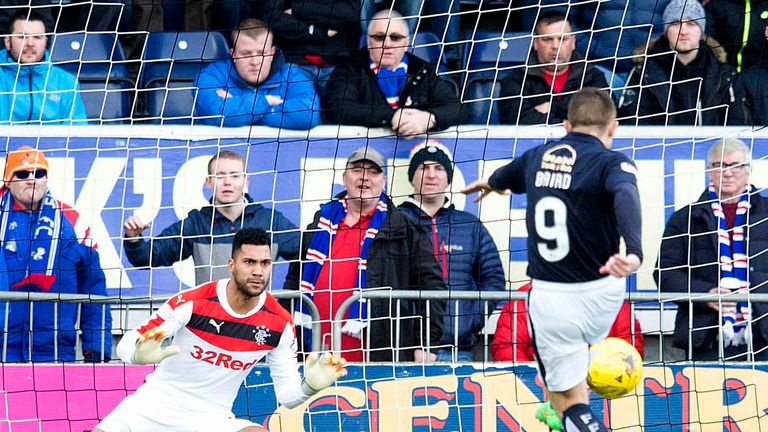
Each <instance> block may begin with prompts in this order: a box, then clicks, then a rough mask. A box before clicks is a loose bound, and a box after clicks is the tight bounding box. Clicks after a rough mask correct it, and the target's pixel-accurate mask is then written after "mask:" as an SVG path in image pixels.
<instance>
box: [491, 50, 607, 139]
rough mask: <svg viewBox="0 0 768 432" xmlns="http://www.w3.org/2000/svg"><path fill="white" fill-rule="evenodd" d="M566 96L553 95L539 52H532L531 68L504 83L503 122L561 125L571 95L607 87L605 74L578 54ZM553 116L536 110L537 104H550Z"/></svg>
mask: <svg viewBox="0 0 768 432" xmlns="http://www.w3.org/2000/svg"><path fill="white" fill-rule="evenodd" d="M572 61H573V62H574V63H572V64H571V65H570V71H569V72H568V78H567V79H566V81H565V86H564V87H563V94H557V95H554V97H553V96H552V86H551V85H549V83H547V81H546V79H544V73H543V72H542V68H541V67H539V66H538V65H539V62H538V58H537V57H536V52H534V51H531V54H530V56H529V57H528V67H527V68H517V69H515V70H513V71H512V72H511V73H510V74H509V75H507V76H506V77H504V79H502V80H501V94H500V97H501V99H500V100H499V120H500V121H501V123H504V124H512V125H518V124H558V123H562V122H563V120H565V118H566V117H567V115H568V103H569V102H570V101H571V95H572V94H573V93H575V92H577V91H578V90H579V89H581V88H584V87H597V88H607V87H608V84H607V83H606V82H605V75H603V73H602V72H600V71H599V70H597V69H595V68H594V67H592V66H590V65H587V64H586V63H585V62H584V61H583V58H582V57H581V56H580V55H579V54H578V53H576V52H575V51H574V53H573V56H572ZM550 99H551V105H550V109H549V114H542V113H540V112H538V111H536V109H535V107H536V105H539V104H542V103H544V102H550Z"/></svg>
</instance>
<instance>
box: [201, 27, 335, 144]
mask: <svg viewBox="0 0 768 432" xmlns="http://www.w3.org/2000/svg"><path fill="white" fill-rule="evenodd" d="M272 39H273V37H272V33H271V32H270V30H269V28H268V27H267V24H266V23H264V22H263V21H259V20H257V19H254V18H248V19H245V20H243V21H242V22H241V23H240V25H238V26H237V28H236V29H234V30H233V31H232V49H231V50H230V55H231V57H232V59H227V60H221V61H218V62H215V63H211V64H210V65H208V66H207V67H206V68H205V69H203V70H202V71H201V72H200V75H199V76H198V78H197V82H196V83H195V85H196V87H197V88H198V94H197V101H196V115H197V116H198V117H201V119H200V120H199V122H200V123H205V124H211V125H222V126H251V125H254V126H272V127H279V128H285V129H310V128H312V127H314V126H316V125H317V123H318V120H319V118H320V101H319V100H318V97H317V95H316V92H315V84H314V81H313V80H312V78H311V77H310V76H309V75H307V74H306V73H305V72H303V71H302V70H301V69H300V68H298V67H297V66H295V65H291V64H288V63H285V61H284V60H283V56H282V54H281V53H280V52H279V51H278V50H277V49H276V48H275V46H274V45H273V44H272Z"/></svg>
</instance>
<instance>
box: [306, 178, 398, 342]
mask: <svg viewBox="0 0 768 432" xmlns="http://www.w3.org/2000/svg"><path fill="white" fill-rule="evenodd" d="M385 196H386V195H384V193H382V194H381V196H380V197H379V202H378V203H377V204H376V210H375V211H374V212H373V216H371V220H370V222H369V223H368V229H367V230H366V231H365V237H364V238H363V241H362V244H361V247H360V259H359V261H358V265H357V270H358V271H357V283H356V284H355V286H356V289H357V290H363V289H365V274H366V270H367V268H368V260H367V257H368V249H369V248H370V247H371V244H372V243H373V239H374V237H376V234H378V232H379V228H381V225H382V224H383V223H384V220H385V219H386V218H387V201H386V198H385ZM346 216H347V199H346V198H344V199H342V200H334V201H331V202H328V203H325V204H322V205H321V206H320V221H319V222H318V223H317V228H318V230H317V231H315V233H314V234H313V235H312V241H311V242H310V244H309V249H308V250H307V261H305V262H304V264H303V267H302V275H301V287H300V290H301V292H302V293H303V294H305V295H306V296H307V297H309V298H310V299H312V297H313V296H312V294H313V293H314V291H315V283H316V282H317V278H318V277H319V276H320V271H321V270H322V269H323V265H325V263H326V262H328V259H329V258H330V259H333V257H329V256H328V255H329V254H330V251H331V245H332V244H333V239H334V236H335V235H336V231H337V230H338V228H339V223H340V222H341V221H343V220H344V217H346ZM299 304H300V306H299V307H298V310H297V314H296V315H299V316H298V317H296V316H295V317H294V320H295V321H296V323H297V324H298V325H300V326H302V327H304V328H307V329H311V328H312V319H311V317H310V316H309V315H308V314H307V311H305V310H303V305H301V303H299ZM331 318H333V317H331ZM367 318H368V317H367V310H366V308H365V299H361V300H358V301H356V302H355V303H353V304H352V305H351V306H350V307H349V313H348V314H347V322H348V323H349V322H354V326H355V327H357V330H358V332H357V335H355V334H352V336H357V337H359V335H360V333H359V330H362V329H363V328H365V326H366V325H367Z"/></svg>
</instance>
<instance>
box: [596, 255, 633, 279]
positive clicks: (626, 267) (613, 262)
mask: <svg viewBox="0 0 768 432" xmlns="http://www.w3.org/2000/svg"><path fill="white" fill-rule="evenodd" d="M640 264H642V261H641V260H640V257H639V256H637V255H635V254H632V253H631V254H628V255H626V256H624V255H621V254H613V256H611V257H610V258H608V261H606V262H605V264H603V266H602V267H600V273H601V274H604V275H611V276H613V277H617V278H623V277H627V276H629V275H631V274H632V273H634V272H636V271H637V269H639V268H640Z"/></svg>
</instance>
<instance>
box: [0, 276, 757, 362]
mask: <svg viewBox="0 0 768 432" xmlns="http://www.w3.org/2000/svg"><path fill="white" fill-rule="evenodd" d="M272 294H273V295H274V296H275V297H276V298H277V299H290V300H293V301H294V302H295V300H297V299H298V300H300V301H301V302H302V303H304V304H305V305H306V306H307V308H308V310H309V313H310V316H311V317H312V346H313V348H314V349H317V347H322V343H321V342H322V334H321V320H320V314H319V312H318V310H317V306H315V304H314V303H313V302H312V301H311V300H310V299H309V298H308V297H307V296H305V295H303V294H302V293H300V292H297V291H283V290H281V291H275V292H273V293H272ZM526 295H527V293H525V292H520V291H505V292H498V291H494V292H478V291H452V292H451V291H426V290H423V291H415V290H390V289H388V288H387V287H382V288H377V289H369V290H366V291H360V292H355V293H354V294H353V295H352V296H351V297H350V298H348V299H347V300H346V301H345V302H344V303H342V304H341V306H340V307H339V309H338V311H337V312H336V314H335V316H334V320H333V322H332V337H331V340H332V348H333V350H334V351H335V352H340V351H341V328H342V324H343V321H344V316H345V315H346V313H347V310H348V309H349V307H350V306H351V305H352V304H353V303H354V302H355V301H358V300H360V299H366V300H393V301H395V302H396V305H397V308H396V309H397V310H398V311H399V310H400V302H402V301H425V302H426V306H427V307H426V311H427V316H426V317H423V319H424V321H425V325H426V327H427V328H426V335H427V338H429V326H430V316H429V310H430V308H429V306H430V302H432V301H451V302H456V305H457V307H456V309H457V310H459V308H460V304H461V303H460V302H461V301H466V300H475V301H482V302H484V310H483V315H484V321H485V322H486V323H487V321H488V318H489V316H490V315H491V314H492V313H493V312H494V311H492V310H489V308H488V302H490V301H494V302H506V301H514V300H525V298H526ZM171 297H173V296H172V295H167V296H157V297H113V296H97V295H87V294H55V293H31V292H0V302H21V301H24V302H30V305H29V307H30V315H31V312H32V309H33V307H34V303H35V302H55V303H77V304H78V306H80V305H82V304H85V303H88V304H111V305H120V306H123V307H125V308H127V309H130V308H131V307H133V306H136V305H141V306H147V305H149V306H151V305H153V304H162V303H163V302H165V301H167V300H168V299H169V298H171ZM627 300H628V301H629V302H630V304H631V308H632V313H631V315H632V316H633V317H634V316H635V308H636V304H637V303H656V302H658V308H659V309H660V310H661V311H663V310H664V309H665V308H667V309H668V308H669V307H668V306H667V305H666V304H665V303H666V302H691V303H696V302H724V301H727V302H751V303H768V294H728V295H725V296H723V295H722V294H709V293H690V294H688V293H637V292H634V293H628V294H627ZM367 305H368V306H367V307H368V308H369V311H368V312H369V316H371V315H370V302H368V303H367ZM8 311H9V303H6V304H5V323H4V330H3V331H4V333H7V330H5V329H7V328H8ZM514 313H517V310H516V309H515V310H514ZM79 314H80V307H78V317H79ZM401 318H405V317H400V316H395V317H390V319H392V320H394V321H395V322H398V321H399V320H400V319H401ZM721 318H722V317H721ZM721 321H722V319H721ZM454 322H455V323H456V327H455V328H454V343H453V346H454V347H455V346H456V345H458V342H457V338H458V335H457V332H456V331H455V330H456V329H457V328H458V320H454ZM78 323H79V320H78ZM103 323H104V320H103V319H102V324H103ZM32 325H33V323H31V324H30V326H32ZM513 325H516V320H513ZM689 327H690V328H692V327H693V322H692V319H691V321H690V322H689ZM120 328H121V329H127V328H128V326H120ZM393 329H394V332H395V341H396V346H395V348H399V340H400V335H399V325H395V326H393ZM56 330H57V329H54V331H56ZM367 333H368V334H367V336H366V337H367V338H368V343H367V344H366V346H370V337H371V335H370V334H369V333H370V332H367ZM516 333H517V329H516V328H514V329H513V334H516ZM490 335H491V333H489V332H488V331H487V330H486V329H484V331H483V335H482V336H483V346H484V353H483V360H484V361H489V360H490V359H489V355H488V349H489V346H490V343H489V337H490ZM30 337H31V332H30ZM6 339H7V338H5V337H4V338H3V347H2V348H3V353H2V359H3V361H5V352H6V346H5V341H6ZM660 343H661V342H660ZM77 344H78V345H77V346H76V352H78V353H79V352H80V345H79V344H80V341H79V338H78V341H77ZM102 346H103V341H102ZM31 347H32V345H31V344H30V350H31ZM436 347H439V341H438V344H433V343H432V341H430V340H427V344H426V346H425V347H424V348H425V349H426V350H427V352H430V351H431V350H433V349H435V348H436ZM721 350H722V344H721ZM691 351H692V347H691V346H690V341H689V347H688V353H689V355H690V352H691ZM30 356H31V353H30Z"/></svg>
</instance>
